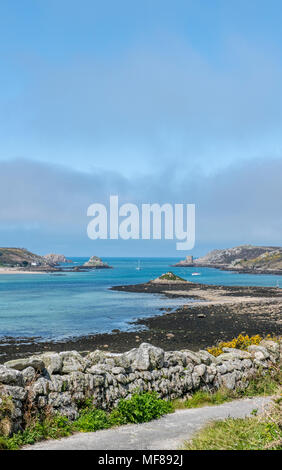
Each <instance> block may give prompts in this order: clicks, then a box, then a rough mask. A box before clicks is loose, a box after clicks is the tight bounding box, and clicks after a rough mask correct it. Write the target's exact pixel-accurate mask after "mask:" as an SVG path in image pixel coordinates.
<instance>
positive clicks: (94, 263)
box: [72, 256, 112, 272]
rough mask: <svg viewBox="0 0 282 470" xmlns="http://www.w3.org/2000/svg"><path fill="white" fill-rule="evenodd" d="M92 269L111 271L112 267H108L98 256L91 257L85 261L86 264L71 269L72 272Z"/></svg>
mask: <svg viewBox="0 0 282 470" xmlns="http://www.w3.org/2000/svg"><path fill="white" fill-rule="evenodd" d="M92 269H112V266H109V265H108V264H107V263H105V262H104V261H102V260H101V258H99V257H98V256H91V257H90V258H89V260H88V261H86V263H84V264H83V265H82V266H75V267H74V268H72V271H76V272H83V271H89V270H92Z"/></svg>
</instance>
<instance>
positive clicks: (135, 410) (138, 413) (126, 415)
mask: <svg viewBox="0 0 282 470" xmlns="http://www.w3.org/2000/svg"><path fill="white" fill-rule="evenodd" d="M172 411H173V407H172V404H171V402H168V401H165V400H162V399H161V398H158V395H157V393H156V392H145V393H135V394H134V395H132V397H131V398H130V399H127V400H124V399H123V400H120V402H119V404H118V406H117V413H118V414H119V416H120V419H121V420H124V421H126V422H127V423H144V422H146V421H151V420H152V419H157V418H160V417H161V416H163V415H164V414H166V413H170V412H172Z"/></svg>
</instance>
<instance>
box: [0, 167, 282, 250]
mask: <svg viewBox="0 0 282 470" xmlns="http://www.w3.org/2000/svg"><path fill="white" fill-rule="evenodd" d="M281 179H282V160H277V159H273V160H269V159H264V160H263V159H262V160H256V161H253V162H252V163H250V162H248V163H241V164H238V165H236V166H235V165H233V166H230V167H229V168H227V169H225V170H221V171H220V172H217V173H216V174H213V175H210V176H203V175H199V174H197V172H196V173H194V174H193V173H186V172H181V169H180V168H178V167H177V166H174V168H171V167H169V166H168V167H166V168H164V169H163V171H162V172H161V173H158V174H156V175H152V174H151V175H147V176H140V177H138V176H136V177H135V178H133V179H132V178H131V179H128V178H125V177H124V176H122V175H121V174H119V173H118V172H110V171H100V172H98V171H96V172H92V173H83V172H78V171H75V170H70V169H67V168H65V167H63V166H58V165H52V164H43V163H38V162H34V161H30V160H14V161H7V162H4V163H1V185H0V200H1V204H0V236H1V238H2V241H3V240H8V239H10V240H13V241H14V244H15V243H16V244H17V245H18V246H22V240H26V241H28V243H29V246H28V248H30V249H33V247H34V246H35V247H36V248H37V249H39V250H41V251H42V250H43V251H44V250H45V249H47V247H46V248H45V245H44V244H46V239H47V240H48V237H49V244H50V243H51V241H52V243H51V244H53V245H52V246H51V245H50V249H51V248H53V249H52V251H56V250H58V248H63V249H64V251H65V252H67V253H68V254H73V255H74V254H78V255H79V254H87V253H89V250H92V251H95V249H96V247H97V249H98V251H100V252H101V251H102V252H103V254H105V253H107V251H108V252H110V253H111V254H112V255H113V254H115V255H116V256H118V255H119V254H120V255H125V254H126V253H127V245H126V243H125V242H119V241H118V242H113V241H111V240H106V241H102V240H101V241H97V242H96V241H95V242H94V241H90V240H88V239H87V236H86V228H87V224H88V222H89V218H88V217H87V215H86V211H87V208H88V206H89V205H90V204H91V203H94V202H100V203H104V204H107V203H108V200H109V196H110V195H113V194H118V195H119V198H120V203H121V204H122V203H124V202H132V203H134V204H137V205H138V204H142V203H159V204H163V203H165V202H169V203H171V204H173V203H184V204H186V203H195V204H196V248H195V250H196V251H197V250H200V249H201V246H210V247H212V246H216V247H218V246H230V244H234V243H255V244H260V243H261V244H280V243H281V231H282V214H281V199H282V186H281ZM27 234H28V236H27ZM9 237H10V238H9ZM8 244H10V243H8ZM156 244H158V242H156V241H149V242H147V243H144V242H141V241H139V240H137V241H134V242H130V243H129V245H130V247H132V250H134V249H135V250H136V249H137V251H138V252H139V253H140V252H142V253H141V254H143V255H144V256H146V255H148V256H150V254H151V253H152V252H153V253H155V252H156V251H155V248H156ZM134 247H135V248H134ZM157 249H158V250H159V252H157V253H158V254H159V255H160V256H161V255H169V254H170V255H175V254H176V251H175V244H171V243H170V242H163V243H161V244H160V247H158V248H157ZM180 255H181V253H180ZM177 256H179V252H178V253H177Z"/></svg>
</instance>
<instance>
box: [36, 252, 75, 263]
mask: <svg viewBox="0 0 282 470" xmlns="http://www.w3.org/2000/svg"><path fill="white" fill-rule="evenodd" d="M43 258H44V259H46V261H47V262H48V263H49V264H51V265H53V266H58V265H59V264H63V263H71V262H72V261H71V260H70V259H67V258H66V257H65V255H58V254H55V253H49V254H48V255H44V256H43Z"/></svg>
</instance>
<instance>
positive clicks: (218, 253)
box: [173, 245, 282, 274]
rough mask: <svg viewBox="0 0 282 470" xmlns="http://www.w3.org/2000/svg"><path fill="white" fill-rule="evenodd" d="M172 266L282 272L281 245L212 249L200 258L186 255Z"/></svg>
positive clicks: (258, 272)
mask: <svg viewBox="0 0 282 470" xmlns="http://www.w3.org/2000/svg"><path fill="white" fill-rule="evenodd" d="M173 266H176V267H191V266H192V267H200V266H202V267H208V268H218V269H222V270H228V271H237V272H241V273H249V274H282V247H277V246H253V245H240V246H236V247H234V248H227V249H223V250H212V251H210V252H209V253H207V254H206V255H205V256H202V257H201V258H196V259H193V256H187V257H186V259H185V260H182V261H179V262H178V263H176V264H174V265H173Z"/></svg>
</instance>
